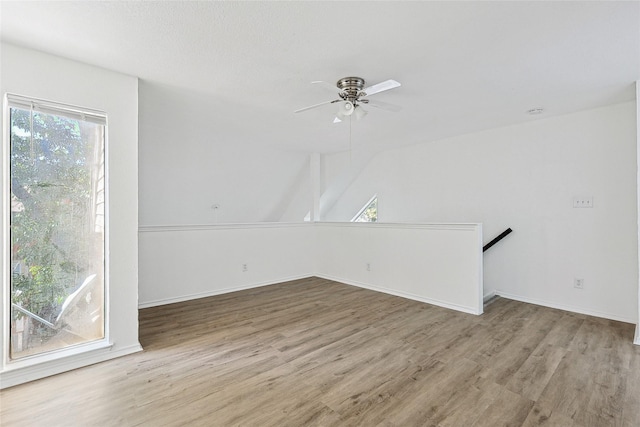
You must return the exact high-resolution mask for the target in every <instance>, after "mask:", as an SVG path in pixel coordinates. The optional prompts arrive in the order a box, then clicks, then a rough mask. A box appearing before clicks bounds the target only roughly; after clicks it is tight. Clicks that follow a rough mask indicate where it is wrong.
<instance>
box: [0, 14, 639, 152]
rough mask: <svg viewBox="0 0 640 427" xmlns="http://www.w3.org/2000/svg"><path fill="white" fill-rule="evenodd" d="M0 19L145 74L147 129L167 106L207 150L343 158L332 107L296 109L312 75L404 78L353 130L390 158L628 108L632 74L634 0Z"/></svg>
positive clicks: (24, 36)
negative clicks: (482, 133) (438, 142)
mask: <svg viewBox="0 0 640 427" xmlns="http://www.w3.org/2000/svg"><path fill="white" fill-rule="evenodd" d="M0 13H1V19H2V28H1V37H2V40H3V41H5V42H8V43H12V44H15V45H18V46H24V47H28V48H33V49H37V50H41V51H45V52H49V53H52V54H55V55H59V56H63V57H67V58H71V59H75V60H78V61H82V62H85V63H89V64H94V65H97V66H101V67H104V68H108V69H112V70H115V71H119V72H122V73H126V74H130V75H135V76H138V77H140V79H141V83H140V106H141V114H145V111H144V109H146V108H149V111H147V112H146V114H147V119H146V120H153V114H152V113H151V112H150V111H151V108H150V107H151V106H153V105H155V104H162V105H172V104H174V103H175V105H176V106H184V108H183V110H182V112H177V113H176V116H181V119H182V120H183V123H184V121H186V122H189V120H192V123H191V124H193V125H198V126H202V127H203V130H204V131H205V132H211V133H212V134H215V135H216V136H217V138H216V140H223V141H229V142H236V143H248V144H249V143H255V144H261V145H267V146H273V147H276V148H286V149H296V150H304V151H320V152H331V151H338V150H344V149H347V148H348V136H349V124H348V123H342V124H337V125H334V124H332V119H333V110H334V108H335V106H332V105H327V106H324V107H321V108H318V109H316V110H311V111H307V112H304V113H300V114H293V113H292V112H293V111H294V110H296V109H298V108H301V107H304V106H307V105H311V104H315V103H319V102H322V101H325V100H329V99H332V94H331V93H330V92H328V91H326V90H324V89H323V88H322V87H317V86H312V85H311V84H310V82H311V81H313V80H325V81H328V82H332V83H333V82H335V81H336V80H338V79H339V78H341V77H345V76H350V75H355V76H360V77H363V78H365V79H366V81H367V83H368V84H373V83H377V82H380V81H383V80H386V79H390V78H392V79H395V80H397V81H399V82H401V83H402V87H400V88H398V89H394V90H391V91H388V92H385V93H381V94H378V95H375V96H376V97H377V98H378V99H380V100H381V101H386V102H391V103H394V104H398V105H401V106H402V107H403V110H402V111H401V112H399V113H391V112H387V111H381V110H375V109H373V108H369V115H368V116H367V117H365V119H364V120H362V121H359V122H353V123H352V129H351V133H352V135H353V144H354V145H355V146H358V145H361V146H364V145H366V146H367V147H374V148H390V147H396V146H401V145H407V144H413V143H418V142H422V141H430V140H435V139H440V138H444V137H448V136H453V135H458V134H462V133H467V132H473V131H478V130H482V129H487V128H492V127H497V126H503V125H509V124H514V123H520V122H524V121H528V120H535V119H538V118H540V117H550V116H554V115H560V114H566V113H569V112H574V111H579V110H584V109H588V108H594V107H599V106H604V105H609V104H613V103H618V102H624V101H628V100H632V99H634V97H635V95H634V93H635V92H634V89H633V82H634V81H635V80H638V79H640V2H613V1H612V2H397V1H393V2H194V1H192V2H151V1H145V2H127V1H118V2H106V1H99V2H85V1H65V2H55V1H47V2H11V1H2V2H1V3H0ZM535 107H543V108H544V109H545V113H544V114H543V115H541V116H529V115H527V114H526V111H527V110H529V109H531V108H535ZM196 116H197V117H196ZM203 119H204V120H203ZM157 125H158V126H171V125H172V123H171V122H170V121H169V122H168V121H167V120H166V117H163V118H162V120H158V123H157Z"/></svg>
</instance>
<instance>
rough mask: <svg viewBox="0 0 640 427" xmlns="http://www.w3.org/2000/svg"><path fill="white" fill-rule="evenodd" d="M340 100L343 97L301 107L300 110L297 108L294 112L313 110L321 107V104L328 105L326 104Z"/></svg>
mask: <svg viewBox="0 0 640 427" xmlns="http://www.w3.org/2000/svg"><path fill="white" fill-rule="evenodd" d="M340 101H342V99H334V100H333V101H325V102H321V103H320V104H315V105H310V106H308V107H304V108H301V109H299V110H296V111H294V113H300V112H302V111H307V110H311V109H312V108H317V107H321V106H323V105H326V104H333V103H334V102H340Z"/></svg>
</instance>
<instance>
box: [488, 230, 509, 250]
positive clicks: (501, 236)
mask: <svg viewBox="0 0 640 427" xmlns="http://www.w3.org/2000/svg"><path fill="white" fill-rule="evenodd" d="M512 231H513V230H512V229H510V228H507V229H506V230H504V231H503V232H502V233H500V234H498V235H497V236H496V238H495V239H493V240H492V241H490V242H489V243H487V244H486V245H484V246H483V247H482V252H486V251H487V249H489V248H490V247H491V246H493V245H495V244H496V243H498V242H499V241H500V240H502V239H504V238H505V237H507V235H508V234H509V233H511V232H512Z"/></svg>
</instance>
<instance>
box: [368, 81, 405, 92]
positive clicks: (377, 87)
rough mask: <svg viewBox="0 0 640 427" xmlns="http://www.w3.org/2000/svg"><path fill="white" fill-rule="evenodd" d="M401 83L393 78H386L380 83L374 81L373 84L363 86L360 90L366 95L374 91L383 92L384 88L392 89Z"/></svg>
mask: <svg viewBox="0 0 640 427" xmlns="http://www.w3.org/2000/svg"><path fill="white" fill-rule="evenodd" d="M400 86H401V84H400V83H398V82H397V81H395V80H387V81H384V82H381V83H376V84H374V85H373V86H369V87H365V88H364V89H363V90H362V91H363V92H364V93H366V94H367V96H368V95H373V94H374V93H378V92H383V91H385V90H389V89H394V88H397V87H400Z"/></svg>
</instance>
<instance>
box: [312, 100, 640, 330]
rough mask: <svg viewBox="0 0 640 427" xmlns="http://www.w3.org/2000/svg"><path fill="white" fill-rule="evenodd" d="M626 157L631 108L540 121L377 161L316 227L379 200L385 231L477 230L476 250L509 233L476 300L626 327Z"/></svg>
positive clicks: (632, 314) (630, 156)
mask: <svg viewBox="0 0 640 427" xmlns="http://www.w3.org/2000/svg"><path fill="white" fill-rule="evenodd" d="M635 159H636V111H635V103H625V104H620V105H614V106H610V107H606V108H600V109H596V110H590V111H584V112H580V113H575V114H571V115H566V116H561V117H554V118H548V119H539V120H535V121H531V122H527V123H524V124H520V125H515V126H510V127H504V128H498V129H491V130H487V131H483V132H477V133H473V134H468V135H463V136H459V137H455V138H449V139H446V140H441V141H436V142H431V143H424V144H420V145H416V146H411V147H408V148H403V149H398V150H391V151H386V152H383V153H381V154H379V155H378V156H377V157H375V158H374V159H373V160H372V162H371V163H370V164H369V165H367V167H366V168H365V169H364V171H363V172H362V173H361V174H360V176H359V177H358V178H357V179H356V180H355V181H354V182H353V184H352V185H351V186H350V187H349V188H348V189H347V191H346V192H345V193H344V194H343V195H342V197H341V198H340V200H339V201H338V203H336V205H335V207H334V208H333V209H332V210H331V211H330V212H328V213H327V215H326V216H325V217H324V219H325V220H330V221H348V220H349V219H350V218H351V217H352V216H353V215H354V214H355V213H356V212H357V211H358V209H360V208H361V207H362V203H363V202H362V201H363V200H366V199H367V198H368V197H370V196H371V195H372V194H374V193H377V194H378V211H379V217H380V220H381V221H384V222H394V223H404V222H408V223H416V222H481V223H483V228H484V233H485V236H484V240H485V243H486V242H487V241H489V240H490V239H491V238H493V237H494V236H495V235H497V234H499V233H500V232H502V231H503V230H504V229H505V228H507V227H511V228H512V229H513V230H514V233H512V234H511V235H509V236H508V237H507V238H506V239H505V240H503V241H502V242H501V243H500V244H499V245H497V246H495V247H494V248H492V249H491V250H490V251H488V252H487V253H486V254H485V255H486V256H485V262H484V284H485V293H491V292H492V291H497V292H498V293H500V294H502V295H504V296H508V297H511V298H514V299H521V300H524V301H529V302H533V303H538V304H542V305H547V306H551V307H558V308H564V309H568V310H572V311H576V312H583V313H587V314H592V315H596V316H601V317H606V318H612V319H619V320H623V321H627V322H633V323H635V322H636V320H637V316H638V298H637V288H638V241H637V235H638V234H637V227H638V221H637V217H636V209H637V204H636V200H637V192H636V187H637V178H636V160H635ZM576 196H592V197H593V198H594V207H593V208H592V209H574V208H573V207H572V200H573V197H576ZM574 278H582V279H584V289H583V290H578V289H575V288H574V287H573V280H574Z"/></svg>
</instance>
